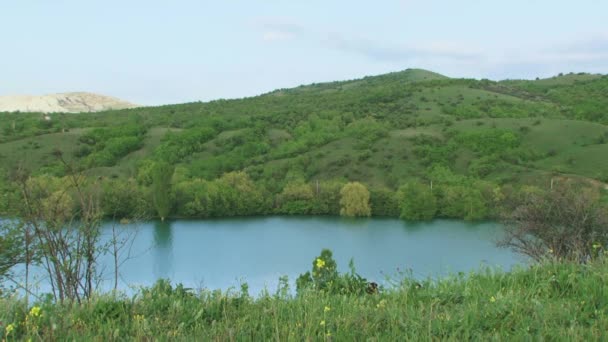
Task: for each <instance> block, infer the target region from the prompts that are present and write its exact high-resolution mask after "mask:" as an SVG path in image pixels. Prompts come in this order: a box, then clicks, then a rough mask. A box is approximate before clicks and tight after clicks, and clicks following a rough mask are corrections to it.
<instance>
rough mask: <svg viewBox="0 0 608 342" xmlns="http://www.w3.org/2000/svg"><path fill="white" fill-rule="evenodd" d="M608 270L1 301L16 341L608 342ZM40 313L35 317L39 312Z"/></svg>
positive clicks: (0, 317)
mask: <svg viewBox="0 0 608 342" xmlns="http://www.w3.org/2000/svg"><path fill="white" fill-rule="evenodd" d="M607 293H608V264H607V262H606V261H605V260H598V261H594V262H592V263H589V264H584V265H581V264H572V263H552V262H548V263H545V264H541V265H534V266H531V267H529V268H525V269H523V268H522V269H518V270H514V271H512V272H510V273H502V272H495V271H492V270H481V271H479V272H475V273H471V274H468V275H463V274H460V275H455V276H453V277H451V278H447V279H444V280H440V281H438V282H431V281H427V282H423V283H421V284H419V283H416V282H415V281H412V280H407V278H406V279H405V280H404V281H402V282H401V283H400V285H398V287H396V288H395V289H392V290H383V291H380V293H379V294H372V295H369V294H365V295H359V296H355V295H329V294H326V293H323V292H313V291H311V292H304V293H302V294H300V295H298V296H295V297H294V296H292V295H290V294H289V291H288V290H287V289H286V288H284V287H280V288H279V289H278V290H277V291H276V292H274V293H266V294H263V295H261V296H260V297H258V298H252V297H250V296H248V295H247V293H246V289H245V291H232V292H220V291H200V292H193V291H190V290H187V289H184V288H182V287H181V286H171V285H169V284H168V283H167V282H165V281H162V282H159V283H157V284H156V285H155V286H154V287H153V288H148V289H142V290H141V291H140V292H139V293H138V294H137V295H136V296H134V297H133V298H127V297H123V296H118V295H116V296H115V295H111V294H107V295H102V296H98V297H95V298H93V299H92V300H91V301H89V302H85V303H82V304H72V305H67V304H63V305H61V304H54V303H52V302H50V301H44V302H41V303H35V304H34V305H35V306H36V307H40V312H41V314H40V315H39V316H36V315H35V313H32V311H31V310H32V309H31V308H25V307H24V303H23V301H22V300H20V299H16V298H4V299H0V306H1V307H3V308H4V310H2V311H1V312H0V321H1V322H2V324H3V326H2V327H1V329H2V333H6V331H7V330H6V327H7V326H8V325H9V324H12V326H13V327H14V330H13V331H11V333H10V334H8V335H5V336H4V337H5V338H6V340H7V341H11V340H27V339H29V338H31V339H32V340H96V341H101V340H111V341H114V340H124V339H129V340H131V339H135V340H192V339H197V340H206V341H209V340H239V341H240V340H245V341H253V340H255V341H259V340H277V341H279V340H281V341H283V340H286V341H301V340H327V341H333V340H337V341H344V340H348V341H351V340H381V341H384V340H392V341H394V340H455V341H456V340H579V341H583V340H584V341H602V340H606V338H608V329H607V327H608V296H607ZM34 310H36V309H34Z"/></svg>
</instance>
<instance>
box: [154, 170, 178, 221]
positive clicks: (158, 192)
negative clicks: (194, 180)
mask: <svg viewBox="0 0 608 342" xmlns="http://www.w3.org/2000/svg"><path fill="white" fill-rule="evenodd" d="M174 169H175V168H174V166H173V165H170V164H169V163H166V162H156V163H155V164H154V168H153V169H152V200H153V202H154V207H155V208H156V212H157V213H158V216H159V217H160V219H161V221H164V220H165V218H166V217H167V216H168V215H169V214H170V213H171V188H172V186H171V179H172V178H173V171H174Z"/></svg>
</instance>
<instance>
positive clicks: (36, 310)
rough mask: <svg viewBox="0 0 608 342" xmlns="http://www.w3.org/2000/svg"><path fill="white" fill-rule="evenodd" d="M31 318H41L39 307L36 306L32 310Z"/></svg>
mask: <svg viewBox="0 0 608 342" xmlns="http://www.w3.org/2000/svg"><path fill="white" fill-rule="evenodd" d="M30 316H32V317H38V316H40V307H39V306H34V307H33V308H32V309H31V310H30Z"/></svg>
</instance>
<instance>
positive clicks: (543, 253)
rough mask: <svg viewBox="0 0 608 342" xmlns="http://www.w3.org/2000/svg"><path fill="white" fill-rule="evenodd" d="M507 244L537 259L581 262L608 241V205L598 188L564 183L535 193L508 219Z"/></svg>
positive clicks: (592, 255) (505, 241) (601, 248)
mask: <svg viewBox="0 0 608 342" xmlns="http://www.w3.org/2000/svg"><path fill="white" fill-rule="evenodd" d="M505 227H506V228H505V237H504V239H503V240H502V241H500V242H499V246H503V247H508V248H511V249H513V250H514V251H516V252H518V253H521V254H524V255H527V256H529V257H531V258H532V259H534V260H536V261H540V260H542V259H544V258H546V257H555V258H558V259H571V260H576V261H579V262H583V261H586V260H587V259H589V258H592V257H595V256H597V255H599V254H600V251H602V250H604V249H605V248H606V246H607V244H608V208H607V207H606V205H605V204H602V203H601V202H600V200H599V192H598V191H597V189H592V188H582V187H581V186H580V185H578V186H577V185H575V184H572V183H562V184H561V185H560V186H559V187H556V188H554V189H553V190H550V191H548V192H544V193H538V192H532V193H530V194H529V196H528V197H527V198H525V199H524V200H523V201H522V202H520V204H519V206H517V207H516V208H515V210H513V212H512V213H511V214H510V215H508V216H507V217H506V218H505Z"/></svg>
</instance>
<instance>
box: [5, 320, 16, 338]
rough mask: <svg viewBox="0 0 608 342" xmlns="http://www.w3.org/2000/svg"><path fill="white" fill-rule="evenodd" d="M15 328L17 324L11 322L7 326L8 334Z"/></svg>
mask: <svg viewBox="0 0 608 342" xmlns="http://www.w3.org/2000/svg"><path fill="white" fill-rule="evenodd" d="M13 330H15V324H14V323H11V324H9V325H7V326H6V329H5V331H6V336H8V335H10V333H11V332H13Z"/></svg>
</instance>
